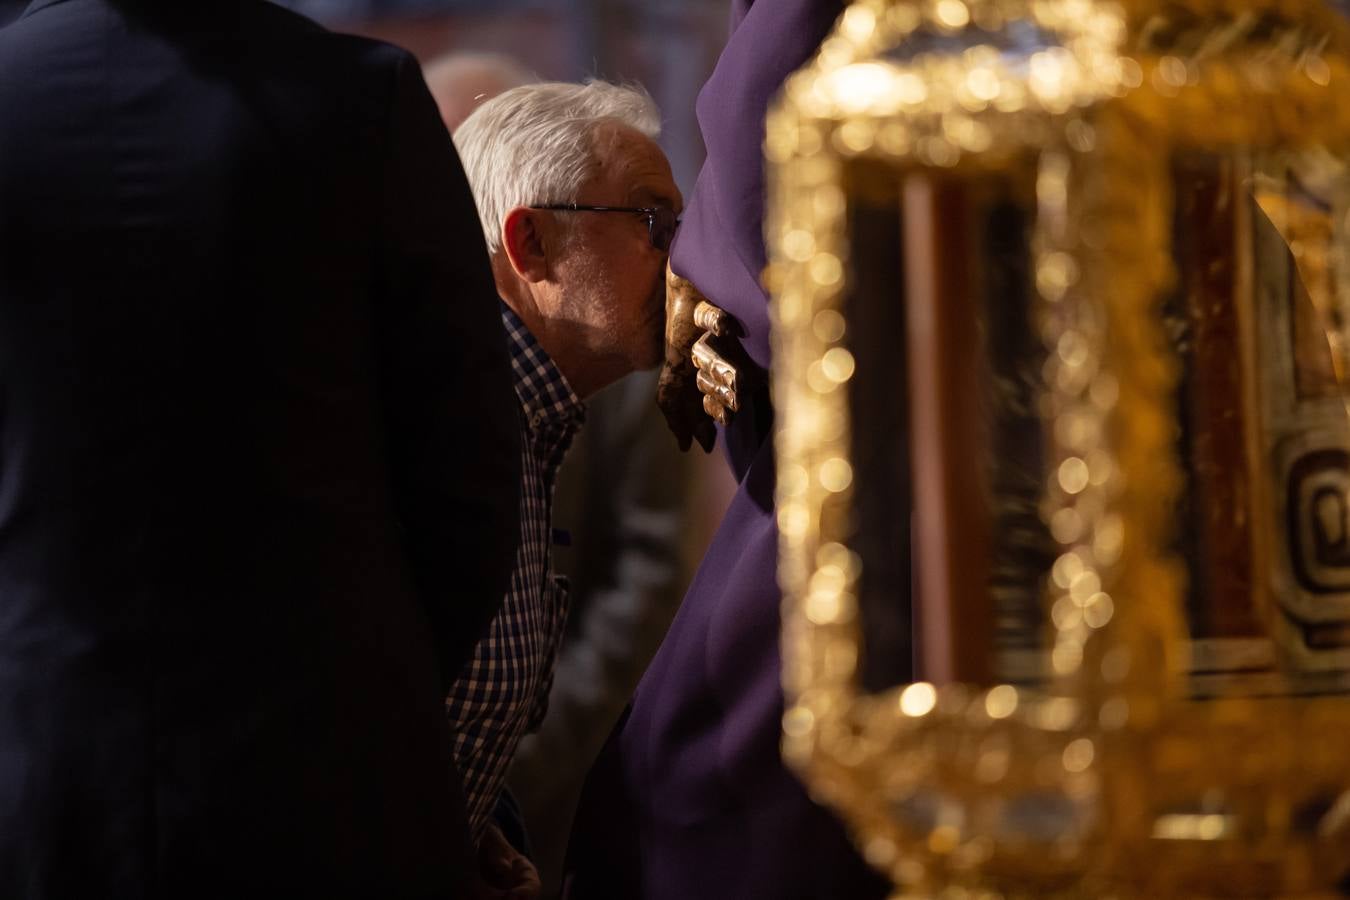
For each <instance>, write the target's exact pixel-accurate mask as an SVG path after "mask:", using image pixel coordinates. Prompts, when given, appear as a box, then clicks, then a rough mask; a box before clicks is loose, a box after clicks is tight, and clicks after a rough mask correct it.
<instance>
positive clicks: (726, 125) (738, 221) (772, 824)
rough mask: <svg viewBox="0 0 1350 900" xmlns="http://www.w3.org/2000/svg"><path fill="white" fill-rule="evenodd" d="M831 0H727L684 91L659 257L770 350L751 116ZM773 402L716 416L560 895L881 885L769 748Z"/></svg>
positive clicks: (873, 889)
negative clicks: (706, 63)
mask: <svg viewBox="0 0 1350 900" xmlns="http://www.w3.org/2000/svg"><path fill="white" fill-rule="evenodd" d="M842 9H843V4H842V2H840V0H758V2H757V3H754V4H753V5H751V3H750V2H746V0H735V2H734V3H733V5H732V27H733V32H732V34H731V37H730V39H729V41H728V43H727V47H726V49H725V50H724V52H723V53H722V56H721V58H720V60H719V62H718V65H717V68H716V70H715V71H714V73H713V75H712V77H711V78H710V79H709V80H708V82H707V84H706V85H705V86H704V88H703V90H702V92H701V93H700V94H699V99H698V119H699V124H700V127H701V129H702V132H703V137H704V142H705V145H706V146H707V149H708V157H707V161H706V163H705V164H704V167H703V170H702V171H701V173H700V175H699V179H698V183H697V185H696V186H695V188H694V192H693V196H692V198H691V201H690V204H689V207H688V210H687V212H686V214H685V218H684V225H683V226H682V227H681V229H680V233H679V235H678V237H677V239H676V242H675V245H674V247H673V249H672V255H671V264H672V267H673V268H674V270H675V271H676V272H677V273H679V274H681V275H683V276H684V277H686V278H688V279H689V280H690V281H692V282H693V283H694V284H695V285H696V286H697V287H698V288H699V290H700V291H702V292H703V294H705V295H706V296H707V297H708V298H709V299H710V300H712V301H713V302H714V303H716V304H717V305H718V306H720V307H722V308H723V309H725V310H727V311H728V312H730V313H731V314H732V315H734V316H735V317H736V319H737V320H739V322H740V323H741V325H742V327H743V328H744V331H745V337H744V339H743V343H744V346H745V348H746V350H747V352H748V353H749V355H750V357H751V358H752V359H754V360H755V362H756V363H758V364H759V365H761V366H764V367H765V368H767V367H768V364H769V319H768V299H767V296H766V294H765V292H764V290H763V288H762V287H761V282H760V275H761V273H762V271H763V269H764V264H765V247H764V238H763V221H764V164H763V150H762V146H763V140H764V125H763V123H764V118H765V114H766V112H767V109H768V106H769V103H770V101H771V99H772V98H773V96H774V95H775V94H776V93H777V91H778V89H779V87H780V86H781V84H782V82H783V80H784V78H786V76H787V75H788V74H790V73H791V72H792V71H794V70H796V69H797V68H799V67H800V66H801V65H803V64H804V63H805V62H806V60H807V59H808V58H809V57H810V55H811V54H812V53H813V52H814V51H815V49H816V47H817V46H818V45H819V43H820V41H821V40H822V39H823V38H824V37H825V35H826V34H827V32H828V31H829V28H830V26H831V24H832V23H833V21H834V19H835V18H836V17H837V16H838V14H839V13H840V12H841V10H842ZM771 431H772V411H771V409H770V408H769V406H768V394H767V391H763V392H760V394H758V395H757V396H755V397H752V398H750V400H749V403H748V404H747V405H746V406H745V408H743V409H742V411H741V412H740V413H739V414H738V415H737V417H736V419H735V421H734V422H733V423H732V425H731V427H730V428H729V429H727V431H726V432H725V433H724V435H723V436H724V438H725V441H724V445H725V448H726V450H727V454H728V458H729V460H730V462H731V465H732V468H733V470H734V471H735V473H736V477H737V480H738V482H739V489H738V491H737V493H736V496H735V497H734V499H733V500H732V503H731V506H730V508H729V509H728V511H727V514H726V516H725V518H724V519H723V522H722V525H721V527H720V528H719V530H718V533H717V535H716V536H715V538H714V540H713V545H712V548H711V549H710V550H709V552H708V554H707V556H706V557H705V558H704V561H703V564H702V565H701V567H700V568H699V571H698V573H697V575H696V576H695V578H694V581H693V583H692V584H691V586H690V588H689V592H688V594H687V595H686V597H685V600H684V603H683V605H682V606H681V609H680V612H679V614H678V615H677V616H676V618H675V621H674V622H673V623H672V625H671V628H670V631H669V633H668V635H667V637H666V640H665V642H664V643H663V644H662V646H661V649H660V651H659V652H658V653H657V655H656V657H655V659H654V660H653V662H652V664H651V666H650V667H649V668H648V670H647V673H646V675H645V676H644V678H643V680H642V683H641V684H640V685H639V687H638V690H637V693H636V694H635V696H634V699H633V703H632V706H631V707H630V709H629V712H628V714H627V715H626V716H625V718H624V720H623V721H621V722H620V724H619V726H618V727H617V728H616V729H615V732H614V733H613V735H612V736H611V737H610V740H609V742H608V744H607V745H606V747H605V750H604V751H603V752H602V754H601V757H600V759H599V760H598V761H597V762H596V764H595V766H594V768H593V769H592V772H591V776H590V778H589V779H588V782H587V787H586V791H585V793H584V795H583V798H582V804H581V808H580V810H579V812H578V817H577V822H576V825H575V827H574V830H573V837H572V845H571V848H570V850H569V865H568V868H569V879H568V892H567V896H568V897H570V898H571V900H597V898H615V900H618V898H623V900H690V898H695V897H697V898H700V900H720V898H726V900H733V898H734V900H743V898H757V900H758V898H763V900H825V898H835V897H840V898H850V900H866V898H872V897H877V898H880V897H884V896H885V895H886V886H885V884H884V883H883V881H882V880H881V879H880V878H878V877H877V876H876V875H874V874H873V873H872V872H871V871H870V870H868V869H867V867H866V866H865V865H864V863H863V862H862V860H861V859H860V858H859V857H858V855H857V853H856V852H855V851H854V849H853V848H852V846H851V845H850V844H849V842H848V840H847V837H846V835H845V833H844V830H843V828H842V826H841V825H840V824H839V822H838V821H837V820H836V819H835V818H834V817H833V815H832V814H831V813H829V812H828V811H826V810H825V809H823V808H821V807H819V806H817V805H816V804H814V803H813V802H812V801H811V800H810V799H809V798H808V797H807V794H806V791H805V789H804V788H803V786H802V785H801V783H800V782H799V781H798V780H797V779H796V778H795V777H794V776H793V775H792V774H791V773H789V772H788V771H787V770H786V769H785V768H784V766H783V764H782V760H781V757H780V756H779V742H780V738H781V719H782V714H783V694H782V689H781V686H780V684H781V682H780V678H781V665H780V659H779V652H778V640H779V604H780V602H781V596H780V594H779V591H778V587H777V582H776V579H775V574H776V565H777V550H778V533H777V528H776V524H775V516H774V509H773V484H774V472H773V445H772V441H771V440H770V436H771Z"/></svg>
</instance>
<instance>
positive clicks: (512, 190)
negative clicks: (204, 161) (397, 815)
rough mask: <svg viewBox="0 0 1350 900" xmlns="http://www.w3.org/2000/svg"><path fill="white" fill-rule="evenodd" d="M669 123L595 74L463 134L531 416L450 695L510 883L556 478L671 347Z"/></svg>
mask: <svg viewBox="0 0 1350 900" xmlns="http://www.w3.org/2000/svg"><path fill="white" fill-rule="evenodd" d="M659 129H660V116H659V113H658V111H657V109H656V107H655V104H654V103H653V102H652V100H651V98H650V97H649V96H647V94H645V93H644V92H642V91H641V90H639V89H635V88H629V87H620V86H617V85H612V84H608V83H605V82H601V81H592V82H590V83H588V84H585V85H578V84H559V83H540V84H532V85H526V86H523V87H518V88H515V89H513V90H509V91H506V92H505V93H503V94H501V95H499V96H497V97H496V98H494V99H492V100H490V101H488V102H486V103H484V104H483V105H482V106H480V107H479V108H478V110H476V111H475V112H474V113H473V115H471V116H470V117H469V118H468V119H467V120H466V121H465V122H464V124H463V125H462V126H461V127H460V128H459V129H458V130H457V131H456V132H455V144H456V146H457V147H458V149H459V153H460V156H461V158H462V160H463V162H464V167H465V171H466V173H467V174H468V177H469V182H470V185H471V187H472V189H473V192H474V196H475V198H476V200H477V201H478V208H479V214H480V217H481V219H482V223H483V229H484V232H485V235H486V238H487V245H488V250H489V254H490V256H491V259H492V271H493V276H494V278H495V280H496V288H497V292H498V294H499V296H500V298H501V314H502V322H503V324H504V326H505V329H506V333H507V337H508V340H509V345H510V350H511V357H512V366H513V370H514V377H515V390H516V397H517V400H518V401H519V423H520V430H521V456H522V459H521V463H522V480H521V496H520V516H521V533H520V547H519V549H518V551H517V555H516V566H515V571H514V573H513V575H512V578H511V585H510V589H509V591H508V594H507V597H506V599H505V603H504V605H503V607H502V610H501V612H500V613H499V614H498V616H497V618H496V619H494V620H493V622H492V624H491V625H490V627H489V630H488V632H487V633H486V634H485V635H484V636H483V638H482V639H481V640H480V642H479V644H478V646H477V648H476V650H475V653H474V657H473V660H472V661H471V662H470V663H469V665H468V666H466V667H465V669H464V671H463V672H462V673H461V674H460V677H459V679H458V680H457V681H456V683H455V684H454V686H453V688H452V690H451V693H450V695H449V697H448V698H447V701H446V705H447V711H448V714H449V716H450V718H451V720H452V722H453V724H454V725H455V728H456V735H457V737H456V747H455V750H456V760H457V762H458V763H459V765H460V767H461V770H462V772H463V777H464V787H465V793H466V795H467V800H468V807H469V814H470V820H471V823H472V826H473V829H474V834H475V837H476V838H478V839H479V840H480V842H481V844H482V846H483V847H484V851H485V856H484V858H485V859H486V860H488V869H489V870H488V871H486V872H485V874H486V875H487V877H488V878H489V880H492V879H493V878H494V876H495V877H496V878H497V880H498V882H499V883H501V882H503V881H506V882H509V883H518V882H519V879H520V878H524V877H526V876H529V877H532V876H533V873H530V872H524V873H523V872H521V871H520V866H521V861H520V860H514V863H511V861H510V860H509V859H508V860H507V863H508V864H502V860H503V858H504V854H505V852H506V851H505V847H504V841H503V840H502V836H501V834H500V832H499V830H498V829H496V828H495V826H493V824H492V811H493V807H494V805H495V803H496V801H497V798H498V796H499V795H500V793H501V787H502V782H503V778H504V776H505V774H506V770H507V768H508V766H509V764H510V762H511V758H512V756H513V755H514V753H515V750H516V746H517V744H518V743H519V741H520V738H521V736H522V735H524V734H525V733H526V732H527V731H529V730H531V729H532V728H533V727H535V726H536V725H537V724H538V722H539V720H540V718H541V717H542V714H543V711H544V707H545V703H546V700H547V697H548V690H549V686H550V682H551V678H552V671H553V665H554V660H555V657H556V654H557V650H558V647H559V644H560V642H561V639H562V635H563V630H564V626H565V622H566V616H567V593H566V585H565V583H564V582H562V581H560V580H559V579H556V578H555V577H554V574H553V567H552V561H551V552H550V550H551V546H552V542H553V531H552V524H551V505H552V495H553V485H554V478H555V475H556V472H557V469H558V466H559V464H560V463H561V462H562V459H563V456H564V455H565V453H566V452H567V448H568V446H569V445H570V444H571V441H572V438H573V437H574V435H575V434H576V432H577V430H578V429H579V428H580V427H581V424H582V421H583V419H584V415H585V408H584V406H583V402H582V401H583V398H586V397H588V396H590V395H591V394H593V393H594V392H595V391H597V390H599V389H600V388H603V387H605V386H606V385H608V384H611V383H612V382H614V381H616V380H618V379H619V378H621V377H623V376H624V375H627V374H629V373H630V372H633V371H636V370H639V369H648V368H652V367H654V366H656V364H657V363H659V362H660V361H661V359H662V355H663V350H664V344H663V329H664V313H665V293H664V280H663V277H664V269H665V264H666V257H667V252H668V250H669V248H670V242H671V239H672V237H673V236H674V231H675V226H676V223H677V221H678V216H679V213H680V210H681V209H682V205H683V200H682V198H681V196H680V193H679V189H678V188H677V187H676V186H675V182H674V178H673V177H672V175H671V171H670V166H669V164H668V163H667V161H666V158H665V156H664V155H663V154H662V152H661V150H660V148H659V147H658V146H657V144H656V142H655V140H654V138H655V137H656V136H657V134H658V133H659ZM494 859H495V861H496V862H495V863H494V862H493V860H494ZM511 864H514V865H515V866H516V867H517V868H516V870H515V871H514V872H509V871H502V870H504V869H508V868H510V865H511ZM494 868H496V869H498V871H496V872H494V871H492V869H494Z"/></svg>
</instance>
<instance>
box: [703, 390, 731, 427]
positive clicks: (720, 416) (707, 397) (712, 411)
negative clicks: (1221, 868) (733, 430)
mask: <svg viewBox="0 0 1350 900" xmlns="http://www.w3.org/2000/svg"><path fill="white" fill-rule="evenodd" d="M703 411H704V412H706V413H707V414H708V415H709V416H711V417H712V418H713V420H714V421H716V422H717V424H718V425H726V424H727V423H728V422H730V421H731V415H730V413H728V412H727V408H726V407H725V406H723V405H722V403H721V401H719V400H718V399H717V396H716V395H714V394H704V395H703Z"/></svg>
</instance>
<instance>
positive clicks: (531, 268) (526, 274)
mask: <svg viewBox="0 0 1350 900" xmlns="http://www.w3.org/2000/svg"><path fill="white" fill-rule="evenodd" d="M545 215H546V213H545V212H544V211H543V210H538V209H530V208H529V207H525V206H517V207H516V208H515V209H513V210H511V211H510V212H509V213H507V214H506V219H505V221H503V222H502V249H503V250H505V251H506V258H507V259H508V260H509V261H510V263H511V268H512V269H514V270H515V273H516V275H517V276H518V277H520V278H521V279H522V280H524V281H528V282H531V283H537V282H540V281H546V280H548V276H549V264H548V262H549V260H548V247H549V239H550V238H551V237H552V235H551V234H546V232H545V229H546V228H547V227H548V226H549V225H550V224H551V223H550V222H548V221H547V220H546V219H545V218H544V217H545Z"/></svg>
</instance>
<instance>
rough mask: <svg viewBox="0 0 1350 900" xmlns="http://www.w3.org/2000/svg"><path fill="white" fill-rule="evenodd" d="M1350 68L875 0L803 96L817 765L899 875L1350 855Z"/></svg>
mask: <svg viewBox="0 0 1350 900" xmlns="http://www.w3.org/2000/svg"><path fill="white" fill-rule="evenodd" d="M1348 54H1350V32H1348V31H1347V28H1346V26H1345V24H1344V23H1343V22H1342V21H1341V20H1340V18H1339V17H1338V16H1337V15H1336V14H1335V13H1334V12H1333V11H1332V10H1330V9H1329V8H1327V7H1326V6H1324V5H1323V4H1321V3H1317V2H1312V0H1179V2H1162V0H1132V2H1125V3H1119V4H1116V3H1105V2H1096V0H1026V2H1022V0H932V2H930V0H855V2H854V3H853V4H852V5H851V6H849V7H848V9H847V10H846V11H845V13H844V14H843V16H842V17H841V18H840V20H839V21H838V23H837V25H836V27H835V29H834V31H833V32H832V34H831V36H830V37H829V38H828V39H827V40H826V41H825V42H824V44H823V45H822V46H821V48H820V51H819V53H818V54H817V56H816V57H815V58H814V59H813V60H812V61H811V63H810V64H809V65H808V66H807V67H806V68H804V69H803V70H801V71H800V72H798V73H796V74H795V75H793V76H792V77H791V78H790V79H789V80H788V82H787V83H786V85H785V87H784V90H783V93H782V96H781V98H780V100H779V102H778V103H777V104H776V105H775V107H774V109H773V111H772V112H771V113H770V116H769V121H768V129H767V136H766V143H765V152H766V157H767V159H768V165H769V180H770V197H769V201H770V202H769V216H768V222H767V229H766V233H767V235H768V239H769V244H770V260H771V261H770V267H769V270H768V272H767V273H766V279H767V281H768V283H769V287H770V289H771V291H772V294H773V304H772V314H773V326H774V341H775V344H774V365H773V372H772V378H773V396H774V402H775V406H776V407H777V420H776V421H777V426H776V427H777V433H776V437H775V440H776V452H777V459H778V470H777V471H778V496H777V501H778V505H777V508H778V525H779V530H780V534H781V555H780V569H779V577H780V582H781V584H782V586H783V591H784V616H783V657H784V675H783V678H784V688H785V693H786V696H787V699H788V706H787V711H786V713H785V716H784V722H783V730H784V739H783V750H784V755H785V757H786V758H787V760H788V761H789V763H790V764H791V765H793V766H794V767H795V768H796V769H797V770H798V771H799V772H801V773H802V775H803V776H804V778H805V780H806V782H807V783H808V785H809V786H810V788H811V790H812V792H813V794H814V795H815V796H816V797H818V798H819V799H821V800H822V801H823V802H826V803H828V804H829V805H831V806H832V807H834V808H835V809H837V810H838V811H839V812H840V813H841V815H843V816H844V817H845V819H846V821H847V822H848V824H849V825H850V827H851V830H852V832H853V834H854V835H855V837H856V838H857V841H858V844H859V846H860V848H861V849H862V851H863V853H864V854H865V856H866V858H867V859H868V860H869V861H870V862H871V863H872V864H873V865H875V866H877V867H878V868H880V869H882V870H884V871H886V872H888V873H889V874H890V875H891V876H892V877H893V879H894V880H895V883H896V884H897V886H898V887H899V888H900V889H901V890H902V892H903V893H904V894H906V895H915V896H939V895H940V896H943V897H976V896H981V897H996V896H1005V897H1013V896H1041V897H1043V896H1056V895H1063V896H1091V897H1107V896H1122V897H1124V896H1148V897H1153V896H1204V895H1215V896H1220V895H1242V896H1274V895H1300V894H1311V893H1315V892H1317V891H1319V890H1325V889H1327V888H1329V887H1330V886H1331V885H1333V884H1335V883H1336V882H1337V880H1338V879H1340V878H1343V877H1344V876H1345V875H1346V872H1347V870H1350V753H1347V752H1345V751H1344V750H1343V749H1342V744H1343V742H1344V738H1343V737H1342V736H1343V735H1347V734H1350V700H1348V699H1347V698H1346V696H1345V695H1346V694H1350V422H1348V421H1347V415H1346V405H1345V399H1346V396H1347V392H1346V389H1345V386H1344V385H1343V383H1342V378H1343V377H1344V373H1345V371H1346V363H1347V361H1350V351H1347V349H1346V348H1347V347H1350V256H1347V255H1346V249H1347V247H1350V240H1347V229H1350V174H1347V173H1348V172H1350V166H1348V165H1347V161H1350V102H1347V101H1346V99H1345V98H1347V97H1350V55H1348ZM911 586H913V589H912V590H911ZM897 609H898V610H900V614H899V615H898V616H896V615H890V618H889V619H888V618H887V616H888V615H889V614H891V613H894V612H895V610H897ZM888 611H889V613H888ZM897 621H898V622H899V623H900V624H899V625H898V626H897V625H896V622H897ZM886 622H889V623H890V626H891V631H892V632H895V633H902V632H905V629H906V628H909V627H910V624H911V623H914V624H913V628H912V630H911V631H910V632H908V633H907V634H908V637H906V635H905V634H901V637H900V638H899V639H897V641H898V642H893V643H892V644H891V645H889V646H890V648H891V650H894V648H895V647H897V646H898V647H900V648H902V649H904V650H905V653H904V654H902V655H904V656H906V658H905V659H904V660H903V662H904V664H905V666H904V667H907V666H908V663H909V659H908V651H907V648H908V647H909V646H910V644H909V643H906V641H907V640H909V641H911V642H912V644H913V645H914V646H915V647H917V652H916V654H915V658H916V659H918V677H923V678H925V679H926V680H922V681H917V680H911V679H906V678H904V677H900V675H898V674H897V673H896V671H894V670H895V668H896V667H895V666H891V667H890V669H888V667H887V665H886V662H887V659H888V657H887V650H886V648H887V646H888V645H886V644H885V643H884V642H881V639H880V638H879V637H878V635H879V634H880V633H881V632H884V631H885V630H886V629H885V628H883V627H881V626H879V625H878V623H882V624H885V623H886ZM891 661H892V662H894V660H893V659H892V660H891ZM904 667H901V668H904ZM901 674H903V673H901Z"/></svg>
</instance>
